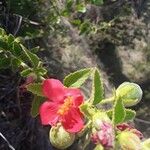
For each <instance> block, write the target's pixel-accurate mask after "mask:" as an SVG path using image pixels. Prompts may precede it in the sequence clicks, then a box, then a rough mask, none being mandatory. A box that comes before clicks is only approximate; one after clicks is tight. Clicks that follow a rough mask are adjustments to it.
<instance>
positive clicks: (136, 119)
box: [134, 118, 150, 124]
mask: <svg viewBox="0 0 150 150" xmlns="http://www.w3.org/2000/svg"><path fill="white" fill-rule="evenodd" d="M134 120H135V121H138V122H142V123H145V124H150V121H146V120H143V119H139V118H135V119H134Z"/></svg>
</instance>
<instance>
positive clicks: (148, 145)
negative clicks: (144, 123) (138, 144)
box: [142, 138, 150, 150]
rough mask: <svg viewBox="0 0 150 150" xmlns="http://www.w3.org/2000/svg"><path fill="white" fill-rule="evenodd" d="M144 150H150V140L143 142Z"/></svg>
mask: <svg viewBox="0 0 150 150" xmlns="http://www.w3.org/2000/svg"><path fill="white" fill-rule="evenodd" d="M142 150H150V138H149V139H147V140H145V141H144V142H142Z"/></svg>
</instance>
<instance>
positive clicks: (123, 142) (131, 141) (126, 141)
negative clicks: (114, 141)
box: [118, 131, 142, 150]
mask: <svg viewBox="0 0 150 150" xmlns="http://www.w3.org/2000/svg"><path fill="white" fill-rule="evenodd" d="M118 141H119V144H120V147H121V150H142V145H141V141H140V138H139V137H138V136H137V135H136V134H134V133H132V132H130V131H123V132H121V133H120V134H119V135H118Z"/></svg>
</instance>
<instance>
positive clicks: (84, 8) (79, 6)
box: [76, 4, 86, 13]
mask: <svg viewBox="0 0 150 150" xmlns="http://www.w3.org/2000/svg"><path fill="white" fill-rule="evenodd" d="M76 10H77V11H78V12H81V13H85V12H86V7H85V5H84V4H78V5H77V6H76Z"/></svg>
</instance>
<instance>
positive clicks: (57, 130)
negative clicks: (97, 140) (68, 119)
mask: <svg viewBox="0 0 150 150" xmlns="http://www.w3.org/2000/svg"><path fill="white" fill-rule="evenodd" d="M49 139H50V142H51V144H52V145H53V146H54V147H56V148H58V149H66V148H68V147H69V146H71V145H72V144H73V142H74V140H75V134H73V133H69V132H67V131H65V129H64V128H63V127H62V126H61V125H60V124H58V125H57V126H53V127H52V128H51V129H50V133H49Z"/></svg>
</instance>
